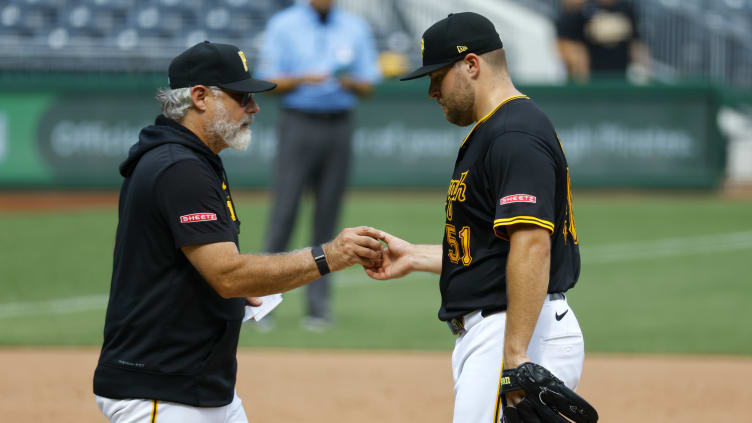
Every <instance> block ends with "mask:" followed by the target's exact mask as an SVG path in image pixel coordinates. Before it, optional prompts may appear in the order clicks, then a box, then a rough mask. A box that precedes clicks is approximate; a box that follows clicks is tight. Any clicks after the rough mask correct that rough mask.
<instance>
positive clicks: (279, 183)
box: [266, 109, 353, 320]
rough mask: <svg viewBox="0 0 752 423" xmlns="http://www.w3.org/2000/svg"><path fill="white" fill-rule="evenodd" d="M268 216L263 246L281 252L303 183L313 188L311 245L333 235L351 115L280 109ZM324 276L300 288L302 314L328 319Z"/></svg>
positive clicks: (346, 163) (348, 152)
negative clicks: (302, 292) (303, 299)
mask: <svg viewBox="0 0 752 423" xmlns="http://www.w3.org/2000/svg"><path fill="white" fill-rule="evenodd" d="M279 125H280V126H279V138H278V147H277V159H276V165H275V180H274V183H273V187H274V194H273V205H272V211H271V214H270V215H269V225H268V228H269V232H268V235H267V244H266V249H267V251H269V252H271V253H277V252H282V251H286V250H287V248H288V244H289V241H290V235H291V234H292V231H293V228H294V225H295V218H296V217H297V213H298V206H299V205H300V198H301V196H302V194H303V191H304V189H305V188H306V187H310V188H311V189H312V190H313V194H314V199H315V209H314V216H313V242H312V243H313V245H318V244H322V243H324V242H326V241H329V240H331V238H332V237H333V236H334V230H335V225H336V224H337V218H338V216H339V211H340V208H341V204H342V197H343V194H344V191H345V187H346V186H347V179H348V174H349V169H350V155H351V151H352V133H353V128H352V114H351V113H350V112H349V111H345V112H340V113H310V112H302V111H297V110H289V109H283V110H282V111H281V115H280V120H279ZM330 297H331V293H330V278H329V275H327V276H324V277H322V278H320V279H318V280H317V281H315V282H313V283H311V284H309V285H308V287H307V289H306V300H307V314H308V316H310V317H318V318H323V319H327V320H329V319H331V310H330Z"/></svg>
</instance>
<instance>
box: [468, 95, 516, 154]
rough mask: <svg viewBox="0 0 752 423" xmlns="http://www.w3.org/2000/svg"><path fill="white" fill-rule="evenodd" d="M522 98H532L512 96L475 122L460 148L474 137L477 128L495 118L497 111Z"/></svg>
mask: <svg viewBox="0 0 752 423" xmlns="http://www.w3.org/2000/svg"><path fill="white" fill-rule="evenodd" d="M521 98H527V99H529V98H530V97H528V96H526V95H524V94H521V95H515V96H512V97H509V98H507V99H506V100H504V101H502V102H501V103H500V104H499V105H498V106H496V107H494V109H493V110H491V112H489V113H488V114H487V115H485V116H483V117H482V118H480V119H479V120H478V121H477V122H475V125H473V128H472V129H471V130H470V132H468V133H467V136H465V139H464V140H462V144H460V147H462V146H463V145H465V142H466V141H467V140H468V138H470V135H472V134H473V132H475V128H477V127H478V125H480V124H481V123H483V122H485V121H486V120H488V118H490V117H491V116H493V114H494V113H496V111H498V110H499V109H501V106H503V105H505V104H507V103H509V102H510V101H512V100H518V99H521Z"/></svg>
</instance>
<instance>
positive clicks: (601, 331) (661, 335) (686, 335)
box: [0, 191, 752, 355]
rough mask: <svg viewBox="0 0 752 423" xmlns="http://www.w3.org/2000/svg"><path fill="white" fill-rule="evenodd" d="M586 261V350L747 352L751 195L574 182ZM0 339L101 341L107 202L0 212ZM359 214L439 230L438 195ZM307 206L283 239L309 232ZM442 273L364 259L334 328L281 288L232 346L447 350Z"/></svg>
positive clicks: (355, 220) (346, 222) (363, 201)
mask: <svg viewBox="0 0 752 423" xmlns="http://www.w3.org/2000/svg"><path fill="white" fill-rule="evenodd" d="M237 197H238V199H237V200H238V201H237V202H238V209H239V212H240V218H241V221H242V222H243V223H242V225H241V235H240V237H241V250H243V251H244V252H257V251H259V247H260V245H261V240H262V236H263V232H264V227H265V222H266V221H267V205H268V201H267V197H266V196H265V195H259V194H248V195H237ZM575 217H576V219H577V230H578V233H579V237H580V243H581V247H582V257H583V269H582V275H581V278H580V282H579V284H578V286H577V287H576V288H575V289H574V290H573V291H571V292H570V295H569V299H570V303H571V304H572V305H573V307H574V311H575V312H576V313H577V316H578V318H579V320H580V324H581V326H582V328H583V331H584V333H585V338H586V346H587V348H588V350H589V351H597V352H661V353H664V352H665V353H718V354H746V355H750V354H752V327H750V325H749V324H747V323H745V322H749V321H750V319H749V317H748V315H747V313H746V305H747V304H746V302H747V301H748V300H749V299H750V298H752V277H750V270H752V265H751V263H752V220H750V217H752V200H723V199H720V198H719V197H718V196H715V195H711V194H690V193H685V194H658V193H652V194H620V195H613V194H602V193H576V196H575ZM0 219H2V222H3V224H2V231H1V235H0V240H1V241H2V243H1V244H0V246H1V247H0V248H2V251H1V252H0V287H1V289H0V345H5V346H18V345H98V344H99V343H100V342H101V336H102V334H101V333H102V326H103V318H104V307H105V303H106V294H107V291H108V289H109V277H110V269H111V265H112V263H111V262H112V247H113V240H114V231H115V225H116V221H117V216H116V211H115V209H114V208H99V209H95V210H88V211H77V212H61V213H55V214H51V213H0ZM360 224H366V225H371V226H375V227H378V228H380V229H383V230H386V231H389V232H392V233H394V234H395V235H398V236H400V237H403V238H406V239H408V240H410V241H413V242H419V243H437V242H440V241H441V236H442V231H441V229H442V226H443V194H442V192H440V191H426V192H404V193H395V192H377V191H376V192H368V191H365V192H356V193H352V194H351V195H349V197H348V201H347V204H346V207H345V210H344V215H343V218H342V226H351V225H360ZM309 227H310V206H309V205H307V204H306V206H305V207H304V208H303V210H302V211H301V220H300V222H299V224H298V228H297V230H296V233H295V237H294V245H291V248H295V247H302V246H305V245H307V244H308V238H309V237H308V234H309V233H310V232H309ZM437 281H438V278H437V277H435V276H433V275H427V274H414V275H411V276H409V277H407V278H405V279H402V280H397V281H389V282H375V281H371V280H369V279H368V278H367V277H366V276H365V274H364V273H363V272H362V271H361V270H359V269H350V270H347V271H344V272H341V273H340V274H338V275H337V276H336V279H335V289H334V292H335V294H334V295H335V296H334V305H335V319H336V326H335V328H334V329H333V330H331V331H329V332H327V333H325V334H321V335H316V334H311V333H308V332H305V331H303V330H301V329H300V328H299V326H298V323H299V320H300V317H301V315H302V308H303V307H302V302H303V295H302V294H303V293H302V291H293V292H289V293H286V294H285V300H284V302H283V303H282V305H281V306H280V308H279V309H278V310H277V311H275V321H276V327H275V330H273V331H271V332H269V333H258V332H256V331H254V330H252V329H250V328H249V329H246V330H244V333H243V336H242V339H241V345H243V346H252V347H304V348H305V347H316V348H318V347H322V348H383V349H449V348H451V346H452V344H453V337H452V336H451V335H450V333H449V331H448V329H447V327H446V325H445V324H444V323H442V322H439V321H438V319H437V318H436V312H437V309H438V304H439V293H438V287H437Z"/></svg>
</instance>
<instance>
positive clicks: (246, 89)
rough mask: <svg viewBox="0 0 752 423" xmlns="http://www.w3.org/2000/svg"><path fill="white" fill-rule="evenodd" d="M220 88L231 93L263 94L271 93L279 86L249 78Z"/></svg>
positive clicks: (221, 85)
mask: <svg viewBox="0 0 752 423" xmlns="http://www.w3.org/2000/svg"><path fill="white" fill-rule="evenodd" d="M218 86H219V88H224V89H226V90H230V91H236V92H239V93H261V92H264V91H269V90H272V89H274V88H276V87H277V84H275V83H273V82H269V81H264V80H262V79H253V78H248V79H244V80H242V81H236V82H229V83H227V84H220V85H218Z"/></svg>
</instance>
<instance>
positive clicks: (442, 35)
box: [400, 12, 504, 81]
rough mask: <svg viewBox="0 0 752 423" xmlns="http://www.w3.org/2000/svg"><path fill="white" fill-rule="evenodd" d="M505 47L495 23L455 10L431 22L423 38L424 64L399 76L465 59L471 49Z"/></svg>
mask: <svg viewBox="0 0 752 423" xmlns="http://www.w3.org/2000/svg"><path fill="white" fill-rule="evenodd" d="M502 47H504V45H503V44H502V42H501V38H500V37H499V34H498V33H497V32H496V29H495V28H494V25H493V23H492V22H491V21H489V20H488V19H487V18H485V17H483V16H482V15H479V14H477V13H473V12H462V13H452V14H450V15H449V16H447V17H446V18H444V19H442V20H440V21H438V22H436V23H435V24H433V25H431V27H430V28H428V29H427V30H426V32H424V33H423V38H422V39H421V40H420V57H421V59H422V60H423V66H422V67H420V68H418V69H416V70H415V71H413V72H412V73H410V74H408V75H406V76H404V77H402V78H400V80H402V81H407V80H408V79H414V78H419V77H421V76H424V75H428V74H429V73H431V72H433V71H435V70H438V69H441V68H443V67H444V66H448V65H451V64H452V63H454V62H456V61H458V60H462V59H463V58H464V57H465V55H467V54H469V53H475V54H483V53H488V52H489V51H493V50H497V49H500V48H502Z"/></svg>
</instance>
